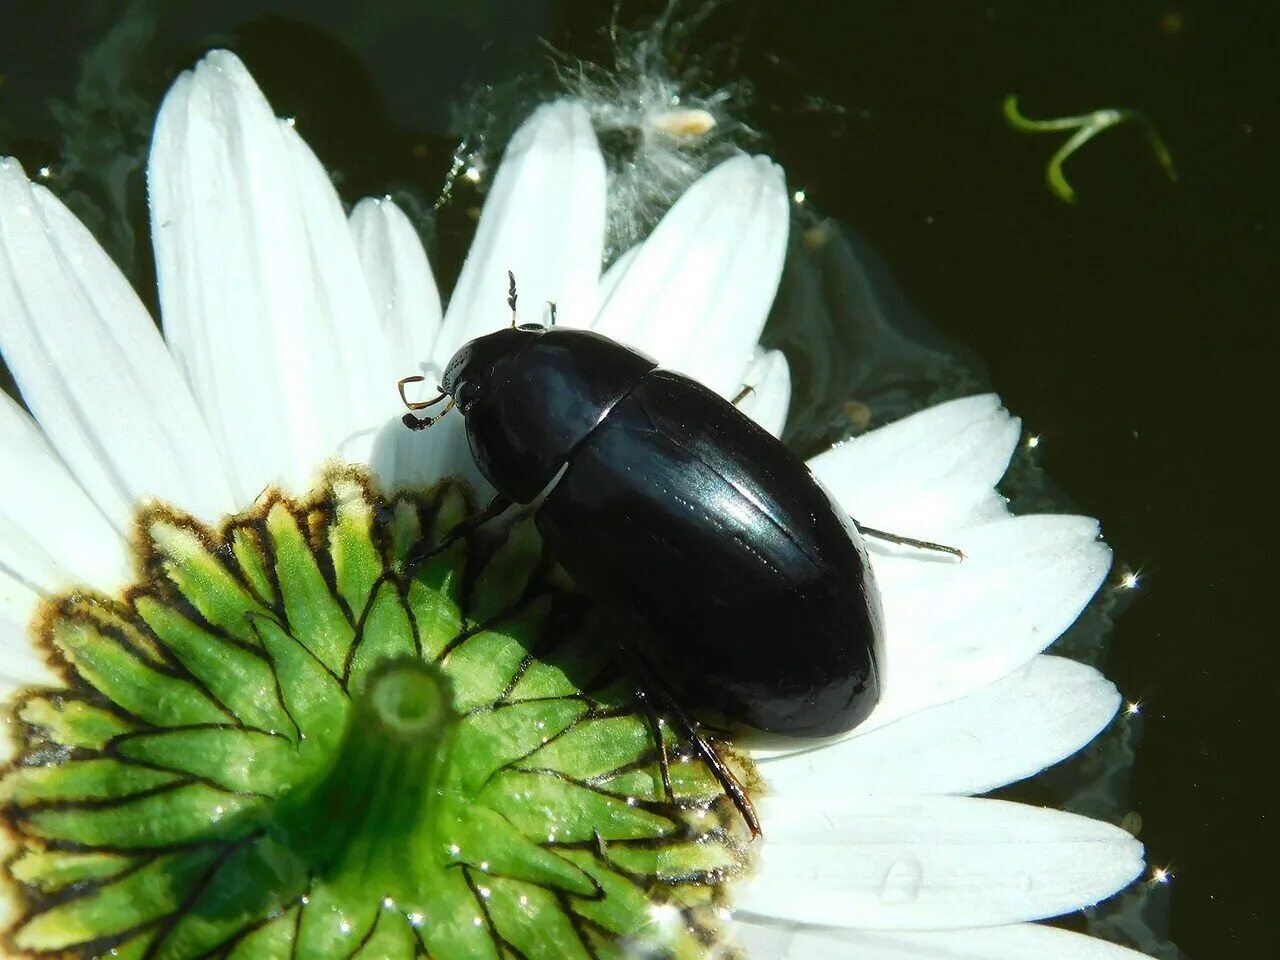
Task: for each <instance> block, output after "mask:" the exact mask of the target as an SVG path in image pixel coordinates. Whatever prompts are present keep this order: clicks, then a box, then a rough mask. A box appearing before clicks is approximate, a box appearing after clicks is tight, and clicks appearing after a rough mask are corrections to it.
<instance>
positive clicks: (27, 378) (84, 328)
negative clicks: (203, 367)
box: [0, 160, 232, 531]
mask: <svg viewBox="0 0 1280 960" xmlns="http://www.w3.org/2000/svg"><path fill="white" fill-rule="evenodd" d="M0 350H3V353H4V357H5V361H6V362H7V363H8V364H9V367H10V369H11V370H12V371H13V376H14V379H15V380H16V381H17V383H18V387H19V389H20V390H21V391H22V396H23V399H25V400H26V403H27V406H28V407H29V408H30V409H31V411H32V412H33V413H34V414H35V416H36V418H37V419H38V420H39V421H40V424H41V426H42V428H43V429H44V432H45V434H46V436H48V437H49V440H50V442H51V443H52V445H53V446H54V448H56V449H57V451H58V453H59V455H60V456H61V457H62V459H63V460H64V461H65V462H66V464H67V465H68V467H69V468H70V469H71V471H72V472H73V473H74V474H75V476H76V478H77V479H78V480H79V481H80V483H81V484H82V485H83V487H84V489H85V490H86V491H87V492H88V493H89V495H90V496H91V497H92V498H93V499H94V501H95V502H96V503H97V504H98V505H99V506H100V507H101V508H102V511H103V512H104V513H105V514H106V516H107V517H108V518H109V519H110V520H111V522H112V523H113V524H114V525H115V526H116V528H117V529H118V530H121V531H124V530H127V529H128V525H129V522H130V516H131V513H132V508H133V504H134V502H135V501H137V500H139V499H141V498H143V497H147V496H156V497H160V498H162V499H164V500H168V501H170V502H172V503H176V504H179V505H181V506H182V507H183V508H184V509H186V510H190V511H192V512H193V513H195V514H197V515H199V516H201V517H204V518H205V519H217V518H218V517H220V516H221V515H222V514H223V513H224V512H226V511H227V510H229V509H231V508H232V502H231V497H230V491H229V488H228V485H227V482H226V479H225V475H224V472H223V469H222V466H221V464H220V463H219V461H218V457H217V455H216V453H215V448H214V446H213V444H212V442H211V440H210V438H209V434H208V432H207V430H206V428H205V425H204V422H203V420H202V419H201V417H200V414H199V412H198V411H197V409H196V405H195V402H194V401H193V400H192V397H191V393H190V391H189V390H188V388H187V385H186V384H185V383H184V382H183V380H182V377H181V375H180V374H179V373H178V370H177V368H176V367H175V366H174V364H173V361H172V360H171V359H170V356H169V353H168V351H167V350H166V349H165V346H164V342H163V340H161V338H160V334H159V331H157V330H156V326H155V324H154V323H153V322H152V321H151V317H150V316H148V314H147V311H146V310H145V309H144V308H143V306H142V303H141V302H140V301H139V300H138V297H137V295H136V294H135V293H134V291H133V288H132V287H130V286H129V283H128V281H126V280H125V278H124V277H123V276H122V275H121V274H120V271H119V270H118V269H116V266H115V264H114V263H112V262H111V259H110V258H109V257H108V256H107V255H106V253H105V252H103V250H102V248H101V247H99V246H98V244H97V241H95V240H94V239H93V237H92V235H90V233H89V231H88V230H86V229H85V228H84V226H83V225H82V224H81V223H80V221H78V220H77V219H76V218H75V217H74V216H73V215H72V214H71V212H70V211H68V210H67V209H66V208H65V207H64V206H63V205H62V204H61V203H60V202H59V201H58V200H57V199H56V198H55V197H54V196H53V194H51V193H50V192H49V191H48V190H46V189H45V188H44V187H39V186H32V185H31V184H30V183H28V182H27V178H26V176H25V175H24V174H23V172H22V168H21V167H20V166H19V165H18V164H17V162H16V161H13V160H0Z"/></svg>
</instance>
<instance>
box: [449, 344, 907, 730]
mask: <svg viewBox="0 0 1280 960" xmlns="http://www.w3.org/2000/svg"><path fill="white" fill-rule="evenodd" d="M443 387H444V389H445V390H446V391H447V392H449V393H450V394H451V395H453V396H454V397H455V399H457V400H458V402H459V405H460V406H461V407H462V409H463V412H464V415H465V416H466V418H467V434H468V438H469V442H470V445H471V449H472V452H473V454H474V455H475V458H476V462H477V465H478V466H479V467H480V469H481V470H482V472H483V473H484V474H485V476H486V477H488V479H489V480H490V482H492V483H493V485H494V486H495V487H496V488H497V490H498V491H499V492H500V493H502V494H504V495H506V496H508V497H510V498H511V499H512V500H515V501H516V502H520V503H528V502H531V501H532V500H534V499H535V498H536V497H537V495H538V494H539V493H542V492H544V491H545V496H544V498H543V500H542V502H541V504H540V505H539V506H538V507H537V509H536V512H535V515H534V516H535V522H536V523H537V526H538V529H539V531H540V532H541V533H542V536H543V538H544V539H545V540H546V542H547V543H548V545H549V546H550V548H551V550H552V551H553V555H554V556H555V557H556V559H557V560H558V561H559V562H560V563H561V564H562V565H563V566H564V568H565V569H566V570H567V571H568V572H569V574H570V575H571V576H573V578H574V579H575V581H577V583H578V584H579V586H581V587H582V589H584V590H585V591H586V592H587V593H588V594H589V595H591V596H592V597H593V599H595V600H597V601H598V602H600V603H602V604H603V605H604V606H605V607H606V608H607V609H608V610H610V611H611V612H612V613H614V614H615V615H616V616H618V617H619V618H621V619H622V620H624V621H626V622H627V623H630V624H633V625H635V626H637V627H639V628H640V632H641V634H642V636H643V638H644V647H643V652H644V653H645V654H646V656H647V657H648V658H649V659H651V660H652V661H654V662H655V663H657V664H658V665H659V666H660V669H664V670H665V669H670V668H675V669H677V670H678V672H679V673H680V675H681V684H682V686H685V687H686V688H689V687H692V690H691V692H692V693H694V694H696V696H697V697H698V701H699V702H700V703H704V704H706V705H707V706H712V707H715V708H716V709H719V710H721V711H722V712H724V713H725V714H726V715H727V716H729V717H731V718H733V719H735V720H738V721H741V722H744V723H747V724H749V725H751V726H754V727H757V728H759V729H762V730H767V731H771V732H775V733H785V734H791V735H797V736H815V737H816V736H826V735H830V734H836V733H841V732H843V731H846V730H849V729H851V728H853V727H854V726H856V725H857V724H858V723H859V722H861V721H862V720H863V719H865V717H866V716H867V715H868V714H869V713H870V712H871V709H872V708H873V707H874V706H875V704H876V702H877V700H878V699H879V696H880V690H881V686H882V676H881V669H882V666H881V665H882V663H883V629H882V624H881V613H880V605H879V595H878V592H877V590H876V587H875V583H874V580H873V577H872V573H871V567H870V565H869V563H868V561H867V555H866V550H865V547H864V545H863V541H862V537H861V535H860V534H859V533H858V532H857V530H856V529H855V528H854V526H853V524H852V522H851V521H850V520H849V519H848V517H847V516H846V515H845V514H844V512H843V511H842V510H841V509H840V508H839V507H838V506H837V505H836V504H835V503H834V502H833V501H832V500H831V498H830V497H829V496H828V495H827V493H826V492H825V490H824V489H823V488H822V487H821V485H820V484H819V483H818V482H817V481H816V480H815V479H814V477H813V475H812V474H811V473H810V472H809V469H808V468H807V467H806V466H805V464H804V463H803V462H802V461H800V460H799V459H798V458H797V457H795V456H794V455H793V454H792V453H791V452H790V451H789V450H787V448H786V447H785V446H783V444H782V443H780V442H779V441H778V440H776V439H775V438H774V437H773V436H771V435H770V434H769V433H768V432H767V431H765V430H763V429H761V428H760V427H759V426H757V425H756V424H755V422H754V421H752V420H751V419H750V418H748V417H746V416H745V415H743V414H742V413H740V412H739V411H738V410H737V409H736V408H735V407H734V406H733V405H732V404H730V403H729V402H727V401H726V400H724V399H723V398H721V397H719V396H718V395H716V394H714V393H712V392H711V391H709V390H707V389H706V388H705V387H703V386H701V385H700V384H698V383H697V382H696V381H693V380H691V379H689V378H688V377H685V376H682V375H681V374H678V373H674V372H671V371H666V370H660V369H657V368H656V365H655V364H654V362H653V361H652V360H650V359H648V358H646V357H644V356H643V355H641V354H639V353H637V352H635V351H633V350H630V349H628V348H626V347H623V346H622V345H620V344H618V343H615V342H614V341H612V340H609V339H607V338H605V337H602V336H600V335H598V334H594V333H589V332H585V331H577V330H566V329H553V330H547V331H545V332H544V331H542V330H541V329H540V328H533V329H530V328H519V329H512V330H504V331H501V332H499V333H495V334H491V335H489V336H488V337H481V338H479V339H477V340H474V341H472V342H471V343H470V344H467V345H466V346H464V347H463V348H462V349H461V350H460V351H459V352H458V354H457V355H456V356H455V358H454V361H453V362H451V363H450V365H449V368H448V370H447V371H446V375H445V378H444V383H443ZM562 470H563V472H561V471H562ZM548 488H549V489H548Z"/></svg>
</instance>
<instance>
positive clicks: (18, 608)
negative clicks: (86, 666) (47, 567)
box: [0, 569, 57, 762]
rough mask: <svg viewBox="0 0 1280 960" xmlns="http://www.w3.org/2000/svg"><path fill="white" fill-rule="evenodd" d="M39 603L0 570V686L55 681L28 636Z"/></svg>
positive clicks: (24, 586) (34, 595)
mask: <svg viewBox="0 0 1280 960" xmlns="http://www.w3.org/2000/svg"><path fill="white" fill-rule="evenodd" d="M39 604H40V594H39V593H37V592H36V591H35V590H33V589H31V588H30V587H28V586H27V585H26V584H24V583H22V582H21V581H19V580H17V579H15V578H14V577H12V576H11V575H10V574H9V573H7V572H6V571H5V570H3V569H0V686H3V685H4V684H9V685H13V684H27V683H34V684H40V685H49V684H54V683H56V682H57V678H56V676H55V675H54V673H53V672H52V671H51V670H50V669H49V666H48V664H46V663H45V661H44V657H43V656H42V655H41V654H40V652H39V651H38V650H37V649H36V646H35V644H34V643H32V642H31V638H30V633H29V624H30V622H31V618H32V615H33V614H34V613H35V612H36V609H37V608H38V607H39ZM0 762H2V761H0Z"/></svg>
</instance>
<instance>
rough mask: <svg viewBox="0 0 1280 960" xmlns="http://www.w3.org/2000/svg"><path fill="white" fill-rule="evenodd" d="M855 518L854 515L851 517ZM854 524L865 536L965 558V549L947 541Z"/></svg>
mask: <svg viewBox="0 0 1280 960" xmlns="http://www.w3.org/2000/svg"><path fill="white" fill-rule="evenodd" d="M849 519H850V520H853V517H850V518H849ZM853 525H854V526H855V527H857V528H858V532H859V533H860V534H862V535H863V536H864V537H872V538H873V539H875V540H884V541H885V542H887V543H897V544H900V545H901V546H904V547H916V548H917V549H920V550H934V551H937V552H938V553H949V554H951V556H953V557H958V558H959V559H961V560H963V559H964V551H963V550H960V549H958V548H957V547H948V546H947V545H946V544H945V543H934V542H932V541H931V540H917V539H915V538H914V537H904V536H902V535H901V534H899V533H889V532H887V531H885V530H877V529H876V528H875V527H867V526H864V525H862V524H861V523H859V522H858V521H857V520H853Z"/></svg>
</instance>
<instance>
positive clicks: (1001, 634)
mask: <svg viewBox="0 0 1280 960" xmlns="http://www.w3.org/2000/svg"><path fill="white" fill-rule="evenodd" d="M1097 535H1098V524H1097V521H1096V520H1091V519H1089V518H1088V517H1073V516H1050V515H1047V514H1037V515H1032V516H1026V517H1011V518H1009V519H1007V520H1000V521H997V522H995V523H989V524H986V525H984V526H981V527H972V528H970V529H968V530H962V531H953V532H952V533H950V534H948V537H947V539H948V541H950V542H951V543H952V544H953V545H954V546H957V547H959V548H960V549H961V550H963V551H964V552H965V559H964V560H963V561H958V562H957V561H955V560H951V559H948V558H945V557H944V558H937V557H930V556H927V555H926V556H918V555H917V556H886V555H883V554H876V553H873V554H872V558H871V562H872V568H873V569H874V570H875V573H876V579H877V582H878V584H879V587H880V593H881V600H882V604H883V607H884V618H885V621H884V622H885V637H886V643H885V646H886V663H885V670H884V673H885V692H884V696H883V698H882V699H881V702H880V705H879V706H878V707H877V708H876V710H875V712H874V713H873V714H872V715H871V717H870V718H869V719H868V721H867V725H866V729H867V730H870V729H873V728H874V727H877V726H882V725H883V724H884V723H887V722H889V721H891V720H894V719H897V718H898V717H901V716H905V715H906V714H908V713H911V712H913V711H915V710H921V709H923V708H925V707H929V706H933V705H935V704H939V703H946V702H948V701H950V700H955V699H957V698H959V697H962V696H964V695H965V694H967V693H971V692H972V691H974V690H978V689H980V688H982V687H984V686H986V685H987V684H989V683H993V682H995V681H996V680H999V679H1000V678H1001V677H1004V676H1008V675H1009V674H1010V673H1012V672H1013V671H1014V670H1016V669H1018V667H1020V666H1022V665H1023V664H1025V663H1026V662H1028V661H1029V660H1030V659H1031V658H1032V657H1034V656H1035V655H1036V654H1037V653H1040V652H1041V651H1043V650H1044V649H1045V648H1046V647H1047V646H1048V645H1049V644H1050V643H1052V642H1053V641H1054V640H1055V639H1057V637H1058V636H1059V635H1060V634H1061V633H1062V632H1063V631H1064V630H1066V629H1067V627H1069V626H1071V624H1072V623H1074V622H1075V619H1076V617H1078V616H1079V615H1080V611H1081V610H1083V609H1084V607H1085V605H1086V604H1087V603H1088V602H1089V600H1090V598H1092V597H1093V595H1094V593H1096V592H1097V590H1098V587H1099V586H1101V584H1102V581H1103V579H1104V578H1105V577H1106V575H1107V570H1108V569H1110V567H1111V550H1110V548H1109V547H1107V545H1106V544H1105V543H1102V542H1100V541H1098V540H1097V539H1096V538H1097Z"/></svg>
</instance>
